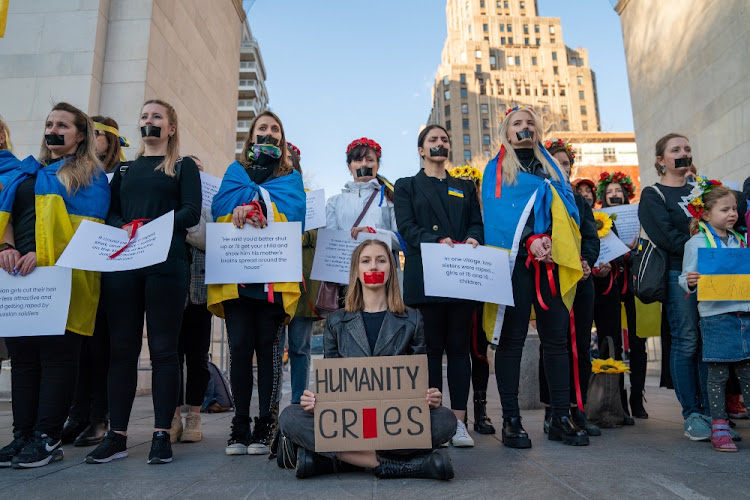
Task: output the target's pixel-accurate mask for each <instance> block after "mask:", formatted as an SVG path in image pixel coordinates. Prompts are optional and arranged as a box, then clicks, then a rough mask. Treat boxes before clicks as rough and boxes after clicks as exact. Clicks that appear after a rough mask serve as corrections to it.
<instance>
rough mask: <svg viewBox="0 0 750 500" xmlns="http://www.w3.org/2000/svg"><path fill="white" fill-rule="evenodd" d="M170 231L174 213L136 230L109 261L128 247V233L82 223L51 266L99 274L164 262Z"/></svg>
mask: <svg viewBox="0 0 750 500" xmlns="http://www.w3.org/2000/svg"><path fill="white" fill-rule="evenodd" d="M173 231H174V210H172V211H170V212H168V213H166V214H164V215H162V216H161V217H159V218H157V219H154V220H152V221H151V222H149V223H147V224H146V225H145V226H142V227H140V228H139V229H138V230H137V231H136V233H135V238H133V241H131V242H130V244H129V245H128V247H127V248H126V249H125V250H124V251H123V252H122V253H121V254H120V255H118V256H117V257H115V258H114V259H111V258H110V255H112V254H114V253H116V252H117V251H118V250H120V249H121V248H122V247H124V246H125V245H126V244H128V233H127V232H126V231H125V230H124V229H119V228H116V227H112V226H107V225H105V224H97V223H96V222H91V221H90V220H84V221H82V222H81V225H80V226H78V230H77V231H76V233H75V234H74V235H73V238H72V239H71V240H70V242H69V243H68V246H67V247H66V248H65V251H64V252H63V253H62V255H61V256H60V258H59V259H57V262H56V263H55V265H56V266H60V267H69V268H72V269H82V270H84V271H100V272H103V273H107V272H115V271H128V270H131V269H140V268H142V267H148V266H153V265H154V264H159V263H161V262H164V261H165V260H167V254H169V247H170V246H171V245H172V232H173Z"/></svg>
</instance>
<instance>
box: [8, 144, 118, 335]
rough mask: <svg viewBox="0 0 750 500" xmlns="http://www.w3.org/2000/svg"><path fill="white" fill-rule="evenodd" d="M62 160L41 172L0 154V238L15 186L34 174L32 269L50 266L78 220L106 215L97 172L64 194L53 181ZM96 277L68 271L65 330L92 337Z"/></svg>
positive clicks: (29, 162)
mask: <svg viewBox="0 0 750 500" xmlns="http://www.w3.org/2000/svg"><path fill="white" fill-rule="evenodd" d="M66 161H67V160H61V161H58V162H55V163H53V164H51V165H49V166H47V167H42V165H41V164H40V163H39V162H38V161H36V160H35V159H34V158H33V157H31V156H29V157H27V158H26V159H25V160H23V161H21V160H18V159H17V158H16V157H15V156H13V154H11V153H9V152H7V151H0V183H2V186H3V187H2V190H0V234H2V233H3V232H4V231H5V227H6V226H7V224H8V220H9V219H10V213H11V210H12V208H13V200H14V199H15V196H16V190H17V189H18V186H19V185H20V184H21V182H23V181H24V180H25V179H27V178H28V177H29V176H31V175H34V174H36V185H35V193H36V196H35V208H36V227H35V229H36V259H37V266H54V265H55V262H57V259H58V257H60V255H61V254H62V252H63V250H65V247H66V246H67V245H68V242H69V241H70V239H71V238H72V237H73V233H75V232H76V229H78V226H79V225H80V224H81V221H82V220H84V219H88V220H90V221H93V222H99V223H103V222H104V219H105V218H106V217H107V210H109V198H110V191H109V183H108V182H107V176H106V175H105V174H104V172H103V171H100V172H99V173H97V174H96V175H95V177H94V180H93V183H92V184H91V185H89V186H85V187H82V188H80V189H78V190H77V191H76V192H74V193H72V194H68V192H67V190H66V189H65V186H63V185H62V184H61V183H60V181H59V179H58V178H57V171H58V169H59V168H60V167H61V166H62V165H63V164H65V162H66ZM99 277H100V275H99V273H96V272H92V271H81V270H78V269H74V270H73V278H72V280H73V282H72V288H71V294H70V308H69V310H68V322H67V324H66V325H65V328H66V329H68V330H70V331H72V332H75V333H78V334H80V335H93V333H94V323H95V321H96V309H97V306H98V304H99Z"/></svg>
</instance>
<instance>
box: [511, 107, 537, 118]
mask: <svg viewBox="0 0 750 500" xmlns="http://www.w3.org/2000/svg"><path fill="white" fill-rule="evenodd" d="M519 109H528V110H529V111H531V112H532V113H534V114H536V111H534V108H532V107H531V106H526V105H525V104H519V105H518V106H513V107H512V108H508V111H506V112H505V116H508V115H509V114H511V113H512V112H514V111H518V110H519Z"/></svg>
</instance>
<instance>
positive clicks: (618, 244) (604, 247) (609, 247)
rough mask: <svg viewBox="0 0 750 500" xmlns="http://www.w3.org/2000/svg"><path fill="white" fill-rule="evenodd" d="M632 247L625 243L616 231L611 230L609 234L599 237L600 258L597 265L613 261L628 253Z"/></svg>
mask: <svg viewBox="0 0 750 500" xmlns="http://www.w3.org/2000/svg"><path fill="white" fill-rule="evenodd" d="M629 251H630V249H629V248H628V247H627V246H626V245H625V243H623V242H622V241H621V240H620V238H618V237H617V235H616V234H615V233H613V232H612V231H610V232H609V233H608V234H607V236H605V237H604V238H600V239H599V258H598V259H597V260H596V264H594V266H595V267H599V266H601V265H602V264H606V263H607V262H612V261H613V260H615V259H616V258H617V257H621V256H623V255H625V254H626V253H628V252H629Z"/></svg>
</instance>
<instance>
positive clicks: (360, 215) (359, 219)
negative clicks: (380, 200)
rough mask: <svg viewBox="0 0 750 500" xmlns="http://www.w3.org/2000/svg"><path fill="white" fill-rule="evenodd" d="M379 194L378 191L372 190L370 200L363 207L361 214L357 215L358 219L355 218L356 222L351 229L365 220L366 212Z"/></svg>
mask: <svg viewBox="0 0 750 500" xmlns="http://www.w3.org/2000/svg"><path fill="white" fill-rule="evenodd" d="M379 192H380V190H379V189H375V190H373V192H372V194H371V195H370V199H369V200H367V204H366V205H365V208H363V209H362V213H361V214H359V217H357V220H356V222H355V223H354V225H353V226H352V227H357V226H359V223H360V222H362V219H364V218H365V214H366V213H367V210H369V209H370V205H372V201H373V200H374V199H375V197H376V196H377V195H378V193H379Z"/></svg>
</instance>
